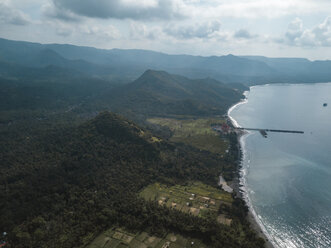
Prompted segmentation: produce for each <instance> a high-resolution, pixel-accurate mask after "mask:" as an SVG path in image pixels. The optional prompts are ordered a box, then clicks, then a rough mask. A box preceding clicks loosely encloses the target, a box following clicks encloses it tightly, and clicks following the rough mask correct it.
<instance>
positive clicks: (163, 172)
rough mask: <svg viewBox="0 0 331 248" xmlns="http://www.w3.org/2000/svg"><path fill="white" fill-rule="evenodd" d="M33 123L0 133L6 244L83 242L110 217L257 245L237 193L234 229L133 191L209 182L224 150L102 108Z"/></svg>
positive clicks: (134, 226)
mask: <svg viewBox="0 0 331 248" xmlns="http://www.w3.org/2000/svg"><path fill="white" fill-rule="evenodd" d="M36 128H38V127H36ZM38 130H39V134H38V135H36V136H29V137H27V136H26V134H25V135H21V136H19V137H13V138H12V139H9V138H8V137H6V136H7V135H10V133H8V132H2V133H1V134H0V135H1V138H0V149H1V151H2V152H1V163H0V166H1V172H2V173H1V174H0V188H1V190H0V199H1V201H0V212H1V215H0V230H3V231H6V232H7V233H8V245H7V247H15V248H20V247H61V248H64V247H68V248H69V247H70V248H71V247H82V246H83V245H84V244H86V243H88V242H89V241H90V240H91V238H93V237H94V235H96V234H98V233H99V232H100V231H101V230H105V229H106V228H108V227H112V226H117V225H119V226H121V227H125V228H128V229H129V230H133V231H134V230H145V231H148V232H151V233H154V234H157V235H163V234H164V233H165V232H167V231H169V230H172V231H176V232H178V233H182V234H183V235H188V236H193V237H195V238H200V239H202V240H204V242H206V243H207V244H208V245H209V246H210V247H246V248H247V247H262V245H263V241H261V240H260V239H258V238H256V236H255V234H254V233H252V231H250V229H249V228H248V225H247V223H246V222H245V219H244V217H243V216H245V211H246V210H245V208H243V207H242V205H243V204H242V202H241V201H240V200H239V199H236V200H235V201H234V206H233V209H232V210H231V211H230V214H231V216H232V217H231V218H232V219H233V221H234V223H235V222H238V223H242V224H241V226H243V227H244V229H241V231H240V235H238V234H237V229H236V225H231V226H224V225H221V224H218V223H217V222H216V220H215V219H214V218H198V217H194V216H192V215H188V214H184V213H181V212H179V211H176V210H170V209H169V208H166V207H161V206H159V205H158V204H157V203H155V202H147V201H145V200H143V199H142V198H139V197H138V194H137V193H138V192H139V190H141V189H142V188H143V187H145V186H147V185H149V184H151V183H154V182H161V183H164V184H167V185H171V184H175V183H181V184H183V183H185V182H187V181H190V180H199V181H202V182H205V183H207V184H214V183H215V182H216V181H217V175H219V173H220V172H223V173H224V174H227V175H228V176H229V177H231V174H232V173H233V171H234V170H235V168H234V167H233V165H232V164H231V163H230V162H227V161H230V160H228V159H230V158H221V157H220V156H218V155H215V154H206V152H200V151H199V150H194V149H193V148H191V147H190V148H188V147H185V146H178V145H176V146H175V145H174V144H170V143H168V142H166V141H162V140H161V139H159V138H157V137H154V136H153V135H152V134H151V133H149V132H147V131H145V130H143V129H141V128H140V127H138V126H137V125H135V124H134V123H133V122H131V121H129V120H126V119H124V118H122V117H120V116H118V115H115V114H112V113H108V112H104V113H101V114H100V115H98V116H97V117H96V118H95V119H92V120H90V121H88V122H86V123H83V124H81V125H79V126H67V127H63V126H62V127H61V128H60V127H58V128H56V129H52V130H43V129H40V128H38ZM245 223H246V224H245Z"/></svg>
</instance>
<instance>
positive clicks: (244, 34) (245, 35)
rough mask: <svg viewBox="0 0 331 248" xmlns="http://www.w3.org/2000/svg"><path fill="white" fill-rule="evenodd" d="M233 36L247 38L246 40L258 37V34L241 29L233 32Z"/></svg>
mask: <svg viewBox="0 0 331 248" xmlns="http://www.w3.org/2000/svg"><path fill="white" fill-rule="evenodd" d="M233 37H234V38H236V39H246V40H250V39H254V38H257V37H258V35H256V34H251V33H250V32H249V31H248V30H246V29H243V28H242V29H239V30H238V31H236V32H235V33H234V34H233Z"/></svg>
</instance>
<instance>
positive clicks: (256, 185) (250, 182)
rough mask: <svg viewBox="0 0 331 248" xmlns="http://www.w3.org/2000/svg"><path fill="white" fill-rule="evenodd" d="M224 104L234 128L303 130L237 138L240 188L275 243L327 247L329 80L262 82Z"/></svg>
mask: <svg viewBox="0 0 331 248" xmlns="http://www.w3.org/2000/svg"><path fill="white" fill-rule="evenodd" d="M250 90H251V91H250V92H249V93H246V96H247V99H246V100H244V101H242V102H240V103H239V104H237V105H235V106H233V107H232V108H230V109H229V112H228V116H229V118H230V119H231V121H232V122H233V124H234V125H235V126H237V127H240V126H250V127H261V128H270V129H273V128H275V129H293V130H297V129H299V130H304V131H305V134H300V135H299V134H280V133H277V134H271V133H270V134H268V138H263V137H262V136H261V134H259V133H258V132H254V131H249V132H248V133H246V134H245V135H243V136H241V137H240V145H241V148H242V151H243V158H242V166H241V172H240V174H241V177H240V183H241V185H242V186H241V190H242V191H243V197H244V198H245V200H246V202H247V204H248V205H249V207H250V210H251V213H252V214H253V216H254V218H255V220H256V222H257V223H258V224H259V225H260V227H261V229H262V230H263V232H264V233H265V235H266V236H267V237H268V239H269V240H270V241H271V242H272V244H273V245H274V246H275V247H281V248H283V247H284V248H285V247H286V248H287V247H293V248H296V247H331V237H330V233H331V193H330V192H329V190H326V189H330V188H331V181H330V180H329V178H330V177H331V164H330V163H329V162H328V161H330V160H331V135H330V134H329V132H328V129H329V125H330V124H331V110H330V108H328V107H323V102H331V99H330V97H331V94H330V92H331V84H314V85H264V86H256V87H253V88H251V89H250Z"/></svg>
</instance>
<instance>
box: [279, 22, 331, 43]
mask: <svg viewBox="0 0 331 248" xmlns="http://www.w3.org/2000/svg"><path fill="white" fill-rule="evenodd" d="M278 41H279V42H281V43H286V44H288V45H291V46H303V47H318V46H322V47H328V46H331V16H329V17H327V18H326V19H325V20H324V21H323V22H322V23H321V24H318V25H316V26H314V27H313V28H311V29H304V27H303V21H302V20H301V19H299V18H296V19H295V20H294V21H292V22H291V23H290V24H289V26H288V30H287V32H286V33H285V37H284V38H283V39H279V40H278Z"/></svg>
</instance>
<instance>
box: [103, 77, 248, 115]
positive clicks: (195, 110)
mask: <svg viewBox="0 0 331 248" xmlns="http://www.w3.org/2000/svg"><path fill="white" fill-rule="evenodd" d="M104 97H105V99H108V101H109V103H110V106H111V107H112V109H113V110H115V111H120V112H122V111H124V110H125V109H130V110H132V111H133V112H135V113H138V114H145V115H149V116H163V115H200V116H202V115H220V114H224V113H225V112H226V110H227V109H228V108H229V107H230V106H231V105H233V104H234V103H236V102H238V101H239V100H240V99H241V98H242V90H239V89H235V88H232V87H230V86H228V85H226V84H223V83H221V82H219V81H216V80H214V79H210V78H205V79H194V80H193V79H188V78H185V77H183V76H178V75H171V74H169V73H167V72H164V71H153V70H147V71H146V72H145V73H144V74H143V75H142V76H141V77H139V78H138V79H137V80H135V81H134V82H132V83H130V84H126V85H124V86H122V87H118V88H117V89H115V90H112V91H111V92H109V94H107V95H105V96H104Z"/></svg>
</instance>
